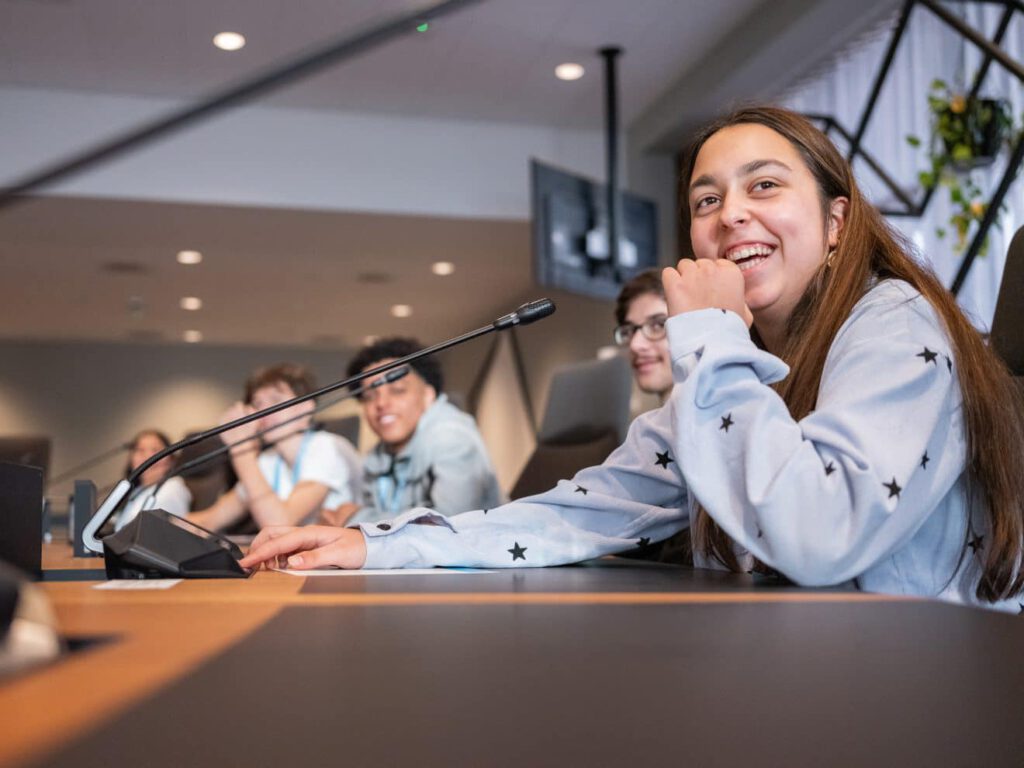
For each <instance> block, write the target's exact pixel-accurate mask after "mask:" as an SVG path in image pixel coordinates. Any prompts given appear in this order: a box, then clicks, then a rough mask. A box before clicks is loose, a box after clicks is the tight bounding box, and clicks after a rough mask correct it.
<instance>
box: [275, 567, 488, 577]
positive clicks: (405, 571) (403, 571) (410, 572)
mask: <svg viewBox="0 0 1024 768" xmlns="http://www.w3.org/2000/svg"><path fill="white" fill-rule="evenodd" d="M275 570H276V569H275ZM280 572H281V573H287V574H289V575H291V576H439V575H441V574H447V575H449V576H450V575H452V574H455V575H459V574H463V573H466V574H469V573H494V571H485V570H481V569H478V568H382V569H380V570H369V569H360V570H356V571H346V570H342V569H341V568H323V569H320V570H316V569H314V570H309V571H296V570H292V569H290V568H282V569H280Z"/></svg>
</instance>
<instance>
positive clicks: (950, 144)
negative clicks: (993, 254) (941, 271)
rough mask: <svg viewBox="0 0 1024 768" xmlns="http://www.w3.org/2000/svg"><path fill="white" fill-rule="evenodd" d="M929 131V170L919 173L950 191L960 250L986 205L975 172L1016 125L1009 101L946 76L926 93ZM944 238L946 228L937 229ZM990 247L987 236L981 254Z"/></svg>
mask: <svg viewBox="0 0 1024 768" xmlns="http://www.w3.org/2000/svg"><path fill="white" fill-rule="evenodd" d="M928 110H929V112H930V113H931V136H930V139H929V142H928V144H927V152H928V162H929V165H930V167H931V170H928V171H922V172H921V173H920V174H918V180H919V181H920V182H921V186H922V187H924V188H925V189H929V190H930V189H933V188H934V187H936V186H937V185H942V186H944V187H946V188H947V189H948V190H949V201H950V203H951V204H952V207H953V214H952V215H951V216H950V219H949V224H950V227H952V229H953V230H954V231H955V232H956V246H955V247H956V250H957V251H963V249H964V247H965V246H966V245H967V232H968V230H969V229H970V227H971V223H972V222H975V221H977V222H980V221H981V220H982V219H983V218H984V217H985V212H986V211H987V210H988V203H986V202H985V199H984V197H983V192H982V190H981V189H980V188H979V187H978V185H977V184H976V183H975V182H974V180H973V179H972V178H971V175H970V174H971V171H972V170H974V169H976V168H982V167H984V166H986V165H991V164H992V163H993V162H994V161H995V159H996V157H997V156H998V154H999V152H1000V151H1001V150H1002V148H1003V147H1004V146H1005V145H1006V143H1007V137H1008V136H1009V135H1010V134H1011V132H1012V131H1013V129H1014V125H1013V118H1012V116H1011V114H1010V106H1009V104H1008V103H1007V102H1006V101H1003V100H1001V99H986V98H971V97H968V96H965V95H963V94H962V93H957V92H955V91H953V90H952V89H950V87H949V85H947V84H946V82H945V81H944V80H933V81H932V86H931V90H930V91H929V94H928ZM907 142H908V143H909V144H910V145H911V146H912V147H920V146H921V144H922V142H921V139H919V138H918V137H917V136H907ZM935 233H936V235H938V236H939V237H940V238H941V237H945V236H946V229H945V228H943V227H940V228H938V229H936V231H935ZM987 250H988V238H986V239H985V242H984V243H983V244H982V247H981V250H980V252H979V255H982V256H983V255H985V253H986V251H987Z"/></svg>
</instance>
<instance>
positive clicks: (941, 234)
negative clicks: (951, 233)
mask: <svg viewBox="0 0 1024 768" xmlns="http://www.w3.org/2000/svg"><path fill="white" fill-rule="evenodd" d="M935 236H936V237H937V238H939V239H940V240H941V239H943V238H944V237H945V236H946V230H945V229H943V228H942V227H939V228H938V229H936V230H935Z"/></svg>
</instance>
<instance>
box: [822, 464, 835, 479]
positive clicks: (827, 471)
mask: <svg viewBox="0 0 1024 768" xmlns="http://www.w3.org/2000/svg"><path fill="white" fill-rule="evenodd" d="M835 471H836V465H835V462H832V461H830V462H829V463H828V464H826V465H825V477H828V476H829V475H831V474H832V473H833V472H835Z"/></svg>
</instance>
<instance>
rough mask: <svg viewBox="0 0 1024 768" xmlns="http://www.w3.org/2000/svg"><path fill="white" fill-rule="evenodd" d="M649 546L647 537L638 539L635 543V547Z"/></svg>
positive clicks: (649, 542) (649, 540)
mask: <svg viewBox="0 0 1024 768" xmlns="http://www.w3.org/2000/svg"><path fill="white" fill-rule="evenodd" d="M650 544H651V539H650V537H649V536H641V537H640V538H639V539H637V542H636V545H637V546H638V547H648V546H650Z"/></svg>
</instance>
